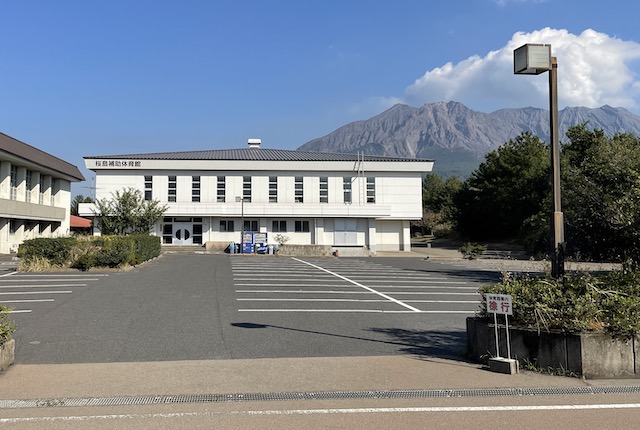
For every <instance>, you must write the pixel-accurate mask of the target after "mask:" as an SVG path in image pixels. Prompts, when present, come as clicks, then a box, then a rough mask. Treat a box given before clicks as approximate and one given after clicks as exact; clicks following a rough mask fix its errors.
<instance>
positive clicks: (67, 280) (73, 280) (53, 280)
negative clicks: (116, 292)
mask: <svg viewBox="0 0 640 430" xmlns="http://www.w3.org/2000/svg"><path fill="white" fill-rule="evenodd" d="M20 278H21V277H20ZM99 280H100V279H98V278H59V279H51V278H45V279H33V278H29V279H16V278H11V279H0V283H2V282H84V281H99Z"/></svg>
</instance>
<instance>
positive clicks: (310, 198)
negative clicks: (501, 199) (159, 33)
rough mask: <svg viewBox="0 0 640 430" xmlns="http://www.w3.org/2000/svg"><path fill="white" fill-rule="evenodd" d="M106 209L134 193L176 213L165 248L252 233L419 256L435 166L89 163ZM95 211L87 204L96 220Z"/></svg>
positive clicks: (322, 156) (347, 158)
mask: <svg viewBox="0 0 640 430" xmlns="http://www.w3.org/2000/svg"><path fill="white" fill-rule="evenodd" d="M84 159H85V165H86V167H87V169H89V170H92V171H94V172H95V175H96V177H95V190H96V199H103V198H107V199H110V198H112V196H113V193H115V192H116V191H122V190H123V189H125V188H129V187H133V188H137V189H139V190H140V191H141V192H142V193H143V195H144V196H145V199H148V200H151V199H154V200H158V201H160V203H161V204H165V205H166V206H167V207H168V210H167V212H166V213H165V217H164V219H163V221H162V222H160V223H158V225H156V226H155V229H154V231H153V232H152V233H153V234H155V235H158V236H160V237H162V243H163V246H185V245H205V244H209V245H215V244H217V245H218V246H219V245H221V244H222V245H224V244H229V243H230V242H236V243H238V242H240V240H241V236H242V232H263V233H264V232H266V233H267V238H268V243H269V244H274V243H276V241H275V238H274V236H275V235H278V234H280V235H283V236H286V237H288V239H289V241H288V242H287V243H288V244H294V245H329V246H331V247H333V248H335V249H337V250H338V249H339V250H345V251H348V249H349V248H352V249H365V250H366V251H367V252H369V253H371V254H375V253H376V251H409V250H410V229H409V223H410V221H412V220H419V219H421V218H422V180H423V178H424V175H425V174H426V173H428V172H430V171H431V169H432V167H433V161H432V160H426V159H408V158H390V157H381V156H369V155H356V154H327V153H321V152H302V151H294V150H277V149H265V148H261V142H260V140H259V139H249V141H248V147H246V148H243V149H229V150H210V151H188V152H165V153H149V154H127V155H102V156H87V157H84ZM93 210H94V208H93V205H87V204H81V205H80V215H81V216H84V217H91V216H92V215H94V213H93Z"/></svg>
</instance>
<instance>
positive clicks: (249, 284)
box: [235, 282, 478, 291]
mask: <svg viewBox="0 0 640 430" xmlns="http://www.w3.org/2000/svg"><path fill="white" fill-rule="evenodd" d="M235 285H236V287H265V288H266V287H276V288H279V287H292V288H300V287H333V288H351V287H352V286H351V284H344V285H340V284H315V285H305V284H300V283H296V284H265V283H260V282H247V283H241V284H235ZM380 287H383V288H408V289H416V290H420V289H424V290H435V289H441V290H442V289H444V290H446V289H449V290H473V291H477V290H478V287H449V286H442V287H440V286H438V285H422V286H420V285H380Z"/></svg>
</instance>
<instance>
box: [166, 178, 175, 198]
mask: <svg viewBox="0 0 640 430" xmlns="http://www.w3.org/2000/svg"><path fill="white" fill-rule="evenodd" d="M177 193H178V181H177V178H176V177H175V176H169V195H168V199H167V200H169V201H170V202H175V201H176V196H177Z"/></svg>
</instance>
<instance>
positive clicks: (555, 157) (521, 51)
mask: <svg viewBox="0 0 640 430" xmlns="http://www.w3.org/2000/svg"><path fill="white" fill-rule="evenodd" d="M544 72H549V129H550V132H549V137H550V141H551V149H550V150H551V169H552V192H553V203H552V205H553V207H552V211H553V213H552V216H551V234H552V236H553V238H552V241H553V245H552V246H553V249H552V250H551V276H553V277H554V278H559V277H562V276H563V275H564V216H563V214H562V207H561V204H560V143H559V142H558V61H557V59H556V57H552V56H551V45H540V44H532V43H529V44H526V45H523V46H521V47H520V48H518V49H516V50H515V51H513V73H514V74H516V75H539V74H540V73H544Z"/></svg>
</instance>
